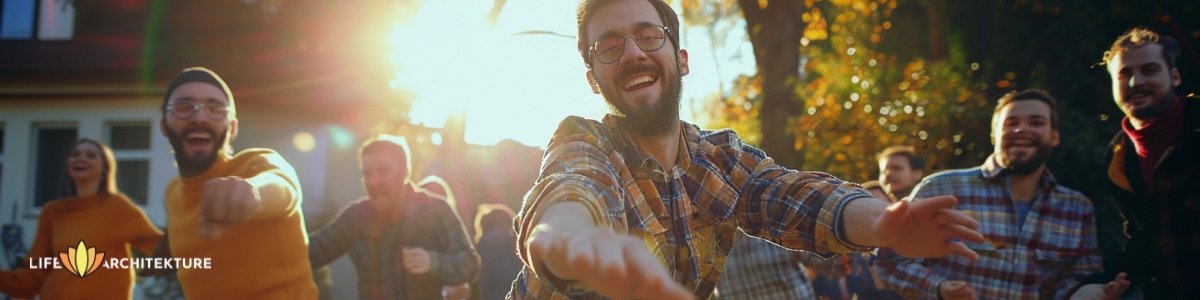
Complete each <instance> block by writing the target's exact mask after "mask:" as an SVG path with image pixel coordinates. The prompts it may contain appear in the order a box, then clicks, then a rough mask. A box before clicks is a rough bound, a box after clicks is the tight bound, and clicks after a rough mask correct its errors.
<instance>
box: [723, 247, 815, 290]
mask: <svg viewBox="0 0 1200 300" xmlns="http://www.w3.org/2000/svg"><path fill="white" fill-rule="evenodd" d="M798 256H799V252H797V251H791V250H787V249H784V248H783V247H779V245H775V244H772V243H771V242H768V241H765V240H762V239H757V238H753V237H749V236H746V235H744V234H738V238H737V240H735V241H734V242H733V252H730V253H729V258H728V259H726V260H725V274H724V275H722V276H721V277H722V278H721V281H720V282H718V283H717V291H718V292H717V293H718V294H719V295H720V297H721V299H763V300H773V299H813V297H815V296H813V289H812V285H811V284H809V283H808V277H807V276H806V275H804V267H803V266H801V265H800V259H799V257H798Z"/></svg>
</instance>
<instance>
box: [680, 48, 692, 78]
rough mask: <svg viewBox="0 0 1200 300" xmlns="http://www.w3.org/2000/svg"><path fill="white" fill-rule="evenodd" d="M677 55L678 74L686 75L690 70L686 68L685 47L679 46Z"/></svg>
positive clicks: (686, 56) (686, 54) (686, 53)
mask: <svg viewBox="0 0 1200 300" xmlns="http://www.w3.org/2000/svg"><path fill="white" fill-rule="evenodd" d="M677 56H678V57H679V76H684V75H687V74H688V72H689V71H690V70H689V69H688V52H687V49H683V48H680V49H679V55H677Z"/></svg>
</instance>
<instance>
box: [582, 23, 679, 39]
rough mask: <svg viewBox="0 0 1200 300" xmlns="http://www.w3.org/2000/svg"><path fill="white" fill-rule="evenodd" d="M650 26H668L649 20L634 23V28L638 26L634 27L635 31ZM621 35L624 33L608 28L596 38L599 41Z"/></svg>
mask: <svg viewBox="0 0 1200 300" xmlns="http://www.w3.org/2000/svg"><path fill="white" fill-rule="evenodd" d="M650 26H663V27H666V25H658V24H654V23H650V22H647V21H641V22H637V24H634V28H636V29H634V30H633V31H638V30H641V29H642V28H646V27H650ZM620 35H622V34H618V33H617V31H616V30H608V31H605V32H604V33H601V34H600V37H598V38H596V40H597V41H599V40H602V39H606V38H610V37H616V36H620Z"/></svg>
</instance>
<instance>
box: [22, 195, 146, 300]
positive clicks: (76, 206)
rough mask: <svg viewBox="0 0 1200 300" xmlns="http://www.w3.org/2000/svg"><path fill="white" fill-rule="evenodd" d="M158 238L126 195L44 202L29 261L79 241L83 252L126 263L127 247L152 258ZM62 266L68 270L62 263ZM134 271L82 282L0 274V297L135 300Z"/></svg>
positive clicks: (44, 273)
mask: <svg viewBox="0 0 1200 300" xmlns="http://www.w3.org/2000/svg"><path fill="white" fill-rule="evenodd" d="M161 238H162V232H160V231H158V228H156V227H155V226H154V224H153V223H151V222H150V219H149V218H147V217H146V213H144V212H142V210H141V209H140V208H138V207H137V205H134V204H133V202H130V201H129V198H126V197H125V196H124V195H119V194H118V195H100V194H96V195H92V196H88V197H84V198H63V199H58V200H54V201H50V202H47V203H46V205H45V206H43V207H42V213H41V216H40V217H38V226H37V235H36V236H35V237H34V239H33V245H32V246H31V247H30V249H29V257H30V258H35V259H36V258H40V257H54V258H58V253H59V252H67V247H75V246H77V245H78V244H79V241H80V240H83V242H84V243H85V244H87V247H93V246H94V247H96V252H97V253H99V252H104V260H105V261H108V260H109V259H111V258H118V259H119V258H126V257H130V251H131V249H130V247H132V248H133V249H137V250H138V251H141V252H142V253H145V254H150V253H153V251H154V247H155V245H157V244H158V241H159V240H160V239H161ZM61 264H66V262H62V263H61ZM133 272H134V270H133V269H106V268H104V267H99V268H98V269H97V270H96V271H95V272H93V273H91V274H89V275H87V276H85V277H83V278H80V277H79V276H76V275H75V274H71V272H68V271H67V270H66V269H22V270H16V271H0V292H3V293H6V294H9V295H10V296H13V297H18V298H30V297H33V295H39V296H40V297H41V299H129V298H130V297H132V296H133V282H134V273H133Z"/></svg>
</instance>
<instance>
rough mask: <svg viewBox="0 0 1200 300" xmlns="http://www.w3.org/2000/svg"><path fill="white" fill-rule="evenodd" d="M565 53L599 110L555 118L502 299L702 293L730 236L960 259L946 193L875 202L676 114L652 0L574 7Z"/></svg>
mask: <svg viewBox="0 0 1200 300" xmlns="http://www.w3.org/2000/svg"><path fill="white" fill-rule="evenodd" d="M579 7H580V9H579V14H578V20H579V28H578V29H579V34H578V35H577V36H578V37H579V44H578V46H579V52H580V54H581V56H582V58H583V61H584V64H585V65H586V66H587V67H588V71H587V73H586V77H587V80H588V82H589V83H590V85H591V87H592V91H593V92H595V93H598V94H601V95H603V96H604V99H605V101H606V102H608V104H609V105H610V106H612V108H613V114H612V115H609V116H607V117H605V118H604V119H603V120H602V121H596V120H586V119H583V118H579V117H569V118H567V119H566V120H563V122H562V123H561V125H559V128H558V131H557V132H556V133H555V134H554V137H553V138H552V139H551V142H550V145H549V146H548V147H547V150H546V154H545V156H544V158H543V161H542V169H541V174H540V175H539V178H538V180H537V183H536V184H535V185H534V187H533V189H532V190H530V191H529V193H528V194H526V198H525V202H524V205H523V207H522V209H521V213H520V216H519V217H518V220H517V222H516V223H517V248H518V252H519V255H520V257H521V259H522V261H523V262H524V263H525V269H524V270H523V271H522V273H521V275H520V276H518V278H517V280H516V281H514V283H513V289H512V292H511V296H512V297H514V298H536V299H557V298H580V297H588V298H590V297H597V296H606V297H612V298H645V299H686V298H691V297H698V298H707V297H709V296H710V295H711V294H712V292H713V289H714V288H715V286H716V283H717V281H718V280H719V279H720V277H721V271H722V269H723V268H724V265H725V259H726V257H727V256H728V255H729V252H730V249H731V248H732V245H733V240H734V238H735V236H736V231H737V230H739V229H740V230H742V231H744V232H745V233H746V234H748V235H751V236H755V237H758V238H762V239H766V240H769V241H771V242H774V243H776V244H779V245H782V246H784V247H787V248H790V249H794V250H809V251H815V252H819V253H824V254H831V253H844V252H852V251H865V250H868V249H869V248H870V247H872V246H892V247H899V248H900V250H899V251H901V252H903V253H905V254H906V255H911V256H918V257H928V256H942V255H946V254H950V253H955V254H959V255H964V256H968V257H974V253H973V252H971V251H970V250H969V249H967V248H966V247H964V245H963V244H962V243H961V242H954V241H951V240H952V239H961V240H967V241H979V240H981V239H982V237H981V236H979V234H978V233H977V232H975V231H974V230H973V229H972V228H973V227H974V226H976V225H977V224H976V223H975V221H974V220H972V219H971V218H969V217H967V216H966V215H963V214H962V213H959V212H957V211H954V210H953V207H954V205H955V203H956V202H957V200H956V199H954V198H953V197H949V196H947V197H937V198H932V199H929V201H923V202H921V203H916V204H912V205H910V204H908V203H906V202H901V203H899V204H897V205H894V206H891V207H889V206H888V203H887V202H885V201H883V200H880V199H877V198H875V197H873V196H871V194H870V193H868V192H867V191H866V190H863V189H861V188H859V187H858V186H857V185H854V184H852V183H848V182H844V181H841V180H838V179H837V178H833V177H832V176H830V175H828V174H825V173H819V172H802V171H796V170H791V169H788V168H786V167H784V166H780V165H778V164H775V163H774V161H773V160H771V159H770V158H769V157H767V156H766V154H765V153H763V152H762V151H761V150H759V149H757V148H754V147H752V146H750V145H747V144H745V143H743V142H742V141H741V139H740V138H738V136H737V134H735V133H734V132H733V131H730V130H720V131H707V130H701V129H700V128H699V127H697V126H695V125H691V124H687V123H684V122H681V121H680V120H679V99H680V85H681V83H682V81H681V79H682V76H684V75H687V74H688V72H689V68H688V55H687V51H686V50H684V49H681V48H680V47H679V19H678V16H677V15H676V14H675V12H674V10H672V8H671V7H670V6H669V5H667V4H666V3H665V2H663V1H661V0H611V1H606V0H598V1H584V2H583V3H581V4H580V6H579Z"/></svg>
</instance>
